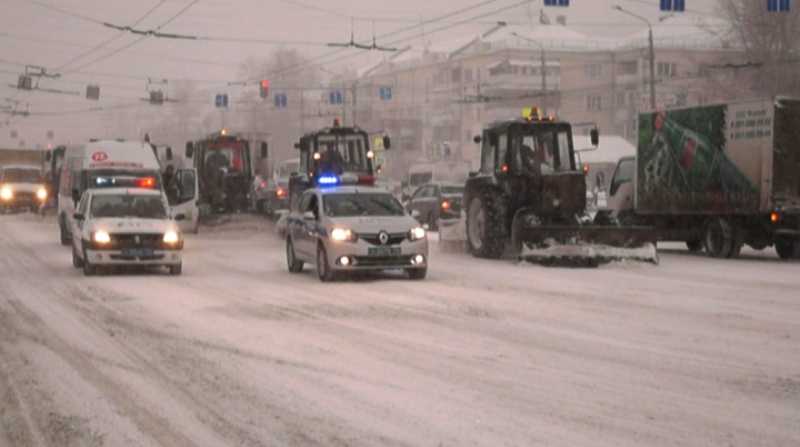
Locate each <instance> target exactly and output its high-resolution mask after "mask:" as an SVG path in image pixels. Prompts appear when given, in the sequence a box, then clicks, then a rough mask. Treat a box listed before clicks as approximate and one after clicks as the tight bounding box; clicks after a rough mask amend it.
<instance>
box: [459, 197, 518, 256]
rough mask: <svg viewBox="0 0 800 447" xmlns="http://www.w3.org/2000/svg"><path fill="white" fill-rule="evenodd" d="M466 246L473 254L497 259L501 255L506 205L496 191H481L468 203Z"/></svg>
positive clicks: (505, 236) (504, 231)
mask: <svg viewBox="0 0 800 447" xmlns="http://www.w3.org/2000/svg"><path fill="white" fill-rule="evenodd" d="M468 210H469V211H468V213H467V246H468V248H469V251H470V253H472V255H473V256H477V257H480V258H489V259H498V258H500V256H502V255H503V250H504V249H505V243H506V239H507V238H508V229H507V228H506V222H505V220H506V205H505V202H504V200H503V198H502V197H500V196H499V194H498V193H496V192H494V191H491V190H484V191H482V192H481V193H480V194H479V195H478V197H475V198H473V199H472V200H471V201H470V203H469V208H468Z"/></svg>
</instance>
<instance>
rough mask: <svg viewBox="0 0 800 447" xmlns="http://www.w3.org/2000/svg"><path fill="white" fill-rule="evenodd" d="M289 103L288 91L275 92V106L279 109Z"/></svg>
mask: <svg viewBox="0 0 800 447" xmlns="http://www.w3.org/2000/svg"><path fill="white" fill-rule="evenodd" d="M288 104H289V97H288V96H287V95H286V93H276V94H275V107H276V108H278V109H285V108H286V106H287V105H288Z"/></svg>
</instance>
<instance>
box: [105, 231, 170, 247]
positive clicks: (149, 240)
mask: <svg viewBox="0 0 800 447" xmlns="http://www.w3.org/2000/svg"><path fill="white" fill-rule="evenodd" d="M137 238H138V242H137ZM163 238H164V236H163V235H161V234H112V235H111V245H113V246H114V248H115V249H126V248H152V249H159V248H161V246H162V241H163Z"/></svg>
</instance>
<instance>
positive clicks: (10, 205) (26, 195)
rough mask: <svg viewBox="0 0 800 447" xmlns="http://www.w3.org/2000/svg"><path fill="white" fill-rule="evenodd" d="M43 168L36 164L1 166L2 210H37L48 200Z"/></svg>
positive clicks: (0, 203)
mask: <svg viewBox="0 0 800 447" xmlns="http://www.w3.org/2000/svg"><path fill="white" fill-rule="evenodd" d="M47 196H48V193H47V188H46V186H45V181H44V176H43V175H42V170H41V169H40V168H38V167H36V166H24V165H6V166H0V212H8V211H20V210H29V211H33V212H35V211H37V210H38V209H39V207H41V206H42V205H44V204H45V202H46V201H47Z"/></svg>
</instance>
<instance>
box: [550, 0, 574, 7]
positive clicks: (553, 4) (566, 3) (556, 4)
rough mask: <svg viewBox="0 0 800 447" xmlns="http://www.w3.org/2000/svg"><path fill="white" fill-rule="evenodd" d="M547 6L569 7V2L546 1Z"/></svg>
mask: <svg viewBox="0 0 800 447" xmlns="http://www.w3.org/2000/svg"><path fill="white" fill-rule="evenodd" d="M544 5H545V6H564V7H566V6H569V0H544Z"/></svg>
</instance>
